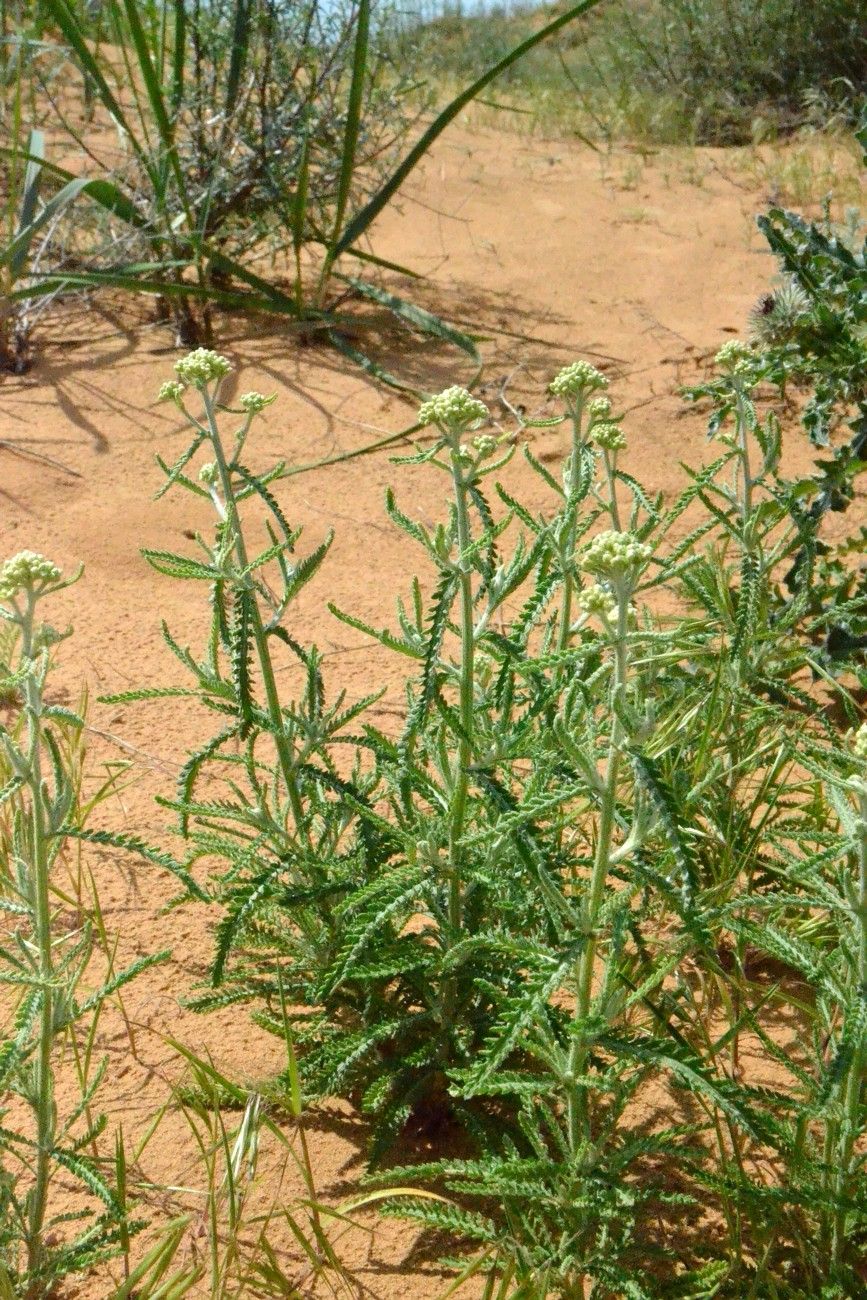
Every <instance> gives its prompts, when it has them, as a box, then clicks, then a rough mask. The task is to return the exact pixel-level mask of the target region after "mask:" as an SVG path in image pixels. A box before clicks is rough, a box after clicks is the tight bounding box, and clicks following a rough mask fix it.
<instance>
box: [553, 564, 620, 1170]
mask: <svg viewBox="0 0 867 1300" xmlns="http://www.w3.org/2000/svg"><path fill="white" fill-rule="evenodd" d="M628 620H629V592H628V591H625V590H618V592H617V632H616V640H615V643H614V680H613V682H612V686H611V713H612V717H613V722H612V726H611V740H610V743H609V746H608V759H607V764H606V770H605V782H604V786H603V792H602V808H601V811H600V815H599V828H598V834H597V839H596V852H595V854H594V858H593V871H592V874H591V877H590V889H589V893H588V898H587V902H586V905H585V933H586V943H585V945H584V948H583V950H582V952H581V955H580V957H579V959H578V966H577V992H576V997H575V1013H574V1019H575V1024H576V1026H578V1025H580V1024H581V1023H582V1022H584V1021H586V1019H587V1017H588V1015H589V1013H590V1005H591V1002H592V999H593V968H594V965H595V962H596V952H597V948H598V940H597V937H596V925H597V923H598V919H599V911H600V908H601V906H602V901H603V898H604V894H605V885H606V883H607V881H608V870H609V864H610V858H611V848H612V840H613V836H614V825H615V814H616V810H617V783H618V780H619V777H620V761H621V748H622V745H623V741H624V739H625V731H624V727H623V723H622V722H621V712H622V698H623V694H624V692H625V689H626V678H627V672H628V656H627V639H626V638H627V629H628ZM586 1061H587V1047H586V1045H585V1044H584V1043H583V1042H582V1040H581V1038H580V1037H579V1035H578V1034H577V1033H576V1035H575V1038H574V1040H573V1042H572V1046H571V1049H570V1052H569V1065H568V1072H567V1077H568V1080H569V1099H568V1116H567V1119H568V1126H569V1147H570V1150H571V1151H572V1152H573V1153H574V1152H575V1151H577V1149H578V1146H579V1144H580V1142H581V1138H582V1130H583V1135H584V1137H589V1136H590V1134H589V1116H588V1108H587V1092H586V1089H585V1088H583V1087H582V1086H580V1085H578V1084H577V1083H576V1082H575V1080H576V1079H577V1078H578V1077H579V1075H581V1074H582V1073H583V1071H584V1068H585V1065H586Z"/></svg>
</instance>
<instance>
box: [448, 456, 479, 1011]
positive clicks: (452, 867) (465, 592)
mask: <svg viewBox="0 0 867 1300" xmlns="http://www.w3.org/2000/svg"><path fill="white" fill-rule="evenodd" d="M452 483H453V486H454V493H455V511H456V514H457V528H458V535H457V544H458V561H457V563H458V573H459V586H460V609H461V621H460V629H461V668H460V682H459V692H460V700H459V712H460V720H461V735H460V739H459V741H458V752H457V758H456V763H455V770H454V790H453V794H452V803H451V811H450V816H449V856H448V861H449V882H448V924H449V932H450V942H451V939H452V937H453V936H455V935H458V934H460V930H461V919H462V904H463V898H462V893H463V881H462V872H461V846H460V840H461V836H462V835H463V832H464V825H465V823H466V815H467V795H468V792H469V780H470V778H469V765H470V758H471V755H472V735H473V729H474V720H473V697H474V684H475V646H476V634H475V626H474V623H473V571H472V561H471V560H470V558H469V554H468V553H469V547H470V541H471V536H470V517H469V500H468V496H469V493H468V488H469V481H468V480H467V479H466V478H465V477H464V473H463V470H462V469H461V465H460V462H459V460H458V458H457V456H455V455H452ZM456 992H457V985H456V982H455V980H454V978H449V980H448V981H447V982H446V985H445V988H444V990H443V1028H444V1029H446V1030H447V1029H448V1027H449V1026H450V1024H451V1021H452V1019H453V1017H454V1013H455V998H456Z"/></svg>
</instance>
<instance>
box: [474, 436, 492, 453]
mask: <svg viewBox="0 0 867 1300" xmlns="http://www.w3.org/2000/svg"><path fill="white" fill-rule="evenodd" d="M473 446H474V447H475V449H476V451H477V452H478V453H479V455H480V456H481V457H482V458H484V457H486V456H493V454H494V452H495V451H496V450H497V440H496V438H495V437H494V436H493V434H491V433H480V434H479V436H478V438H473Z"/></svg>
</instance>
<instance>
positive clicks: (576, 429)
mask: <svg viewBox="0 0 867 1300" xmlns="http://www.w3.org/2000/svg"><path fill="white" fill-rule="evenodd" d="M569 413H570V415H571V417H572V448H571V451H570V453H569V460H568V461H567V466H566V473H565V474H564V476H563V477H564V483H563V486H564V488H565V491H566V509H567V511H568V512H569V517H568V519H567V524H566V530H565V535H564V537H563V545H562V551H561V562H562V565H563V591H562V593H561V596H560V627H559V630H558V633H557V650H558V653H561V654H562V653H563V652H564V651H565V650H567V649H568V647H569V639H570V636H571V633H572V597H573V595H574V592H575V574H574V569H573V554H574V551H575V531H576V527H577V523H578V505H577V502H576V501H575V499H574V493H575V484H576V483H577V481H578V466H579V464H580V460H581V445H582V437H581V426H582V423H583V418H584V398H583V396H579V397H577V398H576V399H575V405H574V406H570V412H569Z"/></svg>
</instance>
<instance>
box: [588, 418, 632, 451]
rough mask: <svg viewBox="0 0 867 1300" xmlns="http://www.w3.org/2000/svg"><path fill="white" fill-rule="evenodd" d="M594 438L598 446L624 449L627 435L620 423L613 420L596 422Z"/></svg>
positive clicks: (609, 448)
mask: <svg viewBox="0 0 867 1300" xmlns="http://www.w3.org/2000/svg"><path fill="white" fill-rule="evenodd" d="M592 438H593V441H594V442H595V443H596V445H597V446H599V447H604V448H605V450H606V451H622V450H623V448H624V447H625V446H626V436H625V434H624V432H623V430H622V429H621V427H620V425H619V424H615V423H614V421H613V420H603V421H602V422H601V423H600V424H594V425H593V430H592Z"/></svg>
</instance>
